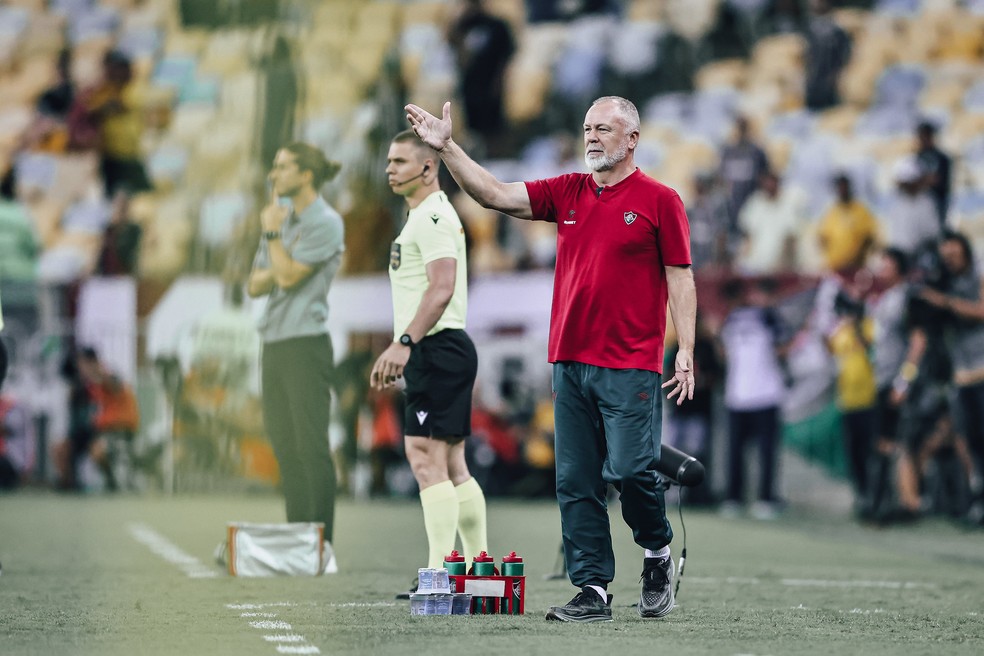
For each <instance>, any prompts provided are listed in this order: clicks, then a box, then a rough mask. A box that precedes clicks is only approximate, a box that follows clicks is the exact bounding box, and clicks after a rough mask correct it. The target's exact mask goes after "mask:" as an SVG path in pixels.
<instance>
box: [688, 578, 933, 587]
mask: <svg viewBox="0 0 984 656" xmlns="http://www.w3.org/2000/svg"><path fill="white" fill-rule="evenodd" d="M687 580H688V581H689V582H691V583H704V584H711V585H719V584H721V583H730V584H733V585H760V584H769V583H778V584H779V585H785V586H787V587H791V588H883V589H889V590H916V589H935V588H937V587H939V586H937V585H936V584H935V583H915V582H913V581H865V580H857V581H851V580H829V579H759V578H753V577H740V576H727V577H724V578H715V577H712V576H695V577H693V578H690V577H688V578H687Z"/></svg>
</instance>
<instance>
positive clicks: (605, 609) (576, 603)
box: [547, 587, 612, 622]
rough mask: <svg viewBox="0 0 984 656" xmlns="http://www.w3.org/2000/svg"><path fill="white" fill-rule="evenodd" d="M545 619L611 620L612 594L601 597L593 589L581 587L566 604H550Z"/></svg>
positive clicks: (563, 620)
mask: <svg viewBox="0 0 984 656" xmlns="http://www.w3.org/2000/svg"><path fill="white" fill-rule="evenodd" d="M547 619H548V620H556V621H558V622H611V621H612V595H608V598H607V599H602V598H601V595H599V594H598V592H597V591H596V590H595V589H593V588H588V587H584V588H581V591H580V592H578V593H577V594H576V595H574V598H573V599H571V600H570V602H568V604H567V605H566V606H551V607H550V610H548V611H547Z"/></svg>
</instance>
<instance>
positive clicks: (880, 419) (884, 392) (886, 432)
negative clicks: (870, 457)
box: [875, 385, 899, 442]
mask: <svg viewBox="0 0 984 656" xmlns="http://www.w3.org/2000/svg"><path fill="white" fill-rule="evenodd" d="M877 403H878V406H877V408H878V409H877V415H876V417H875V423H876V425H877V429H878V433H877V434H878V437H884V438H888V439H890V440H892V441H893V442H894V441H896V440H897V439H898V432H899V408H898V406H897V405H894V404H893V403H892V386H891V385H889V386H888V387H883V388H881V389H880V390H878V402H877Z"/></svg>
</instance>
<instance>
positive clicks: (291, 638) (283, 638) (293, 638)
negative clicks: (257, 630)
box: [263, 633, 305, 642]
mask: <svg viewBox="0 0 984 656" xmlns="http://www.w3.org/2000/svg"><path fill="white" fill-rule="evenodd" d="M263 639H264V640H266V641H267V642H304V641H305V638H304V636H302V635H297V634H296V633H275V634H272V635H265V636H263Z"/></svg>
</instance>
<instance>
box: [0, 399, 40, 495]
mask: <svg viewBox="0 0 984 656" xmlns="http://www.w3.org/2000/svg"><path fill="white" fill-rule="evenodd" d="M0 383H2V380H0ZM34 451H35V445H34V435H33V433H32V431H31V419H30V414H29V413H28V409H27V408H26V407H25V406H24V404H22V403H20V402H18V401H17V400H16V399H14V398H13V397H11V396H8V395H6V394H4V395H2V396H0V490H12V489H14V488H16V487H18V486H19V485H20V484H21V483H23V482H25V481H27V480H28V478H29V475H30V470H31V467H32V466H33V465H34Z"/></svg>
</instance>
